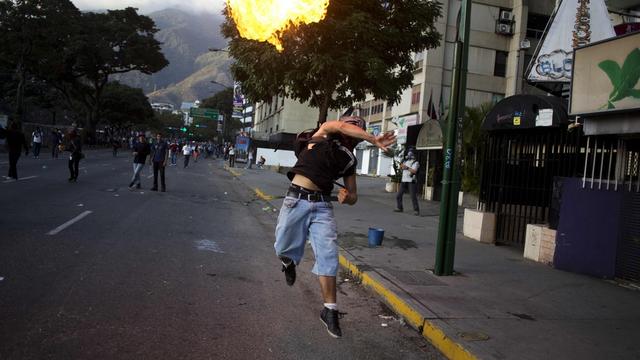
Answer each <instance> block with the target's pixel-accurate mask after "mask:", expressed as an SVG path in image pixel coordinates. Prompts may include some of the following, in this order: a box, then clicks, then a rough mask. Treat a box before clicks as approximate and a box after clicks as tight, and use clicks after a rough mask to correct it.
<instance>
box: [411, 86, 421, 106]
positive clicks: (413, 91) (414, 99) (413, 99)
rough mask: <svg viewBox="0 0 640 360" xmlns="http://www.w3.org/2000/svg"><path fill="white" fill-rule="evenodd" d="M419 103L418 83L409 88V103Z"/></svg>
mask: <svg viewBox="0 0 640 360" xmlns="http://www.w3.org/2000/svg"><path fill="white" fill-rule="evenodd" d="M418 103H420V85H415V86H414V87H413V88H411V105H415V104H418Z"/></svg>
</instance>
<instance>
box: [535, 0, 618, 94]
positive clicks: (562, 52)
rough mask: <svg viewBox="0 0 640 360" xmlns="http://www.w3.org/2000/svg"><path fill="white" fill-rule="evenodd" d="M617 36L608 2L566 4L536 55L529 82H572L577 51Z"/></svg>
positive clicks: (594, 0) (581, 0)
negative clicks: (574, 50)
mask: <svg viewBox="0 0 640 360" xmlns="http://www.w3.org/2000/svg"><path fill="white" fill-rule="evenodd" d="M614 36H615V32H614V30H613V26H612V24H611V20H610V19H609V11H608V10H607V6H606V4H605V2H604V0H590V1H588V0H563V1H562V2H561V3H560V5H559V8H558V11H557V12H556V14H555V16H554V17H553V20H552V23H551V26H550V27H549V31H548V32H547V33H546V34H545V36H544V39H543V41H542V46H540V48H539V51H538V52H537V53H536V58H535V59H534V62H533V64H532V66H531V68H530V71H529V74H528V79H529V81H532V82H560V83H562V82H569V81H571V70H572V67H573V49H574V48H577V47H580V46H585V45H587V44H590V43H593V42H596V41H601V40H605V39H609V38H611V37H614Z"/></svg>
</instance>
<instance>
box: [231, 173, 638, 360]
mask: <svg viewBox="0 0 640 360" xmlns="http://www.w3.org/2000/svg"><path fill="white" fill-rule="evenodd" d="M230 171H231V173H232V174H233V176H236V177H237V178H238V179H239V180H240V181H242V182H243V183H245V184H246V185H247V186H248V187H250V188H252V189H253V190H254V191H256V193H257V194H259V195H258V196H259V197H261V198H262V199H263V200H265V201H267V202H269V203H270V204H271V206H272V207H275V208H277V209H279V208H280V206H281V203H282V200H281V199H282V195H283V194H284V192H285V191H286V188H287V187H288V180H287V178H286V177H285V176H284V175H282V174H278V173H276V172H273V171H270V170H256V169H254V170H245V169H239V168H236V169H231V170H230ZM385 181H386V179H380V178H370V177H358V195H359V200H358V204H356V205H355V206H342V205H338V204H336V205H335V213H336V217H337V219H338V231H339V233H340V236H339V241H340V245H341V258H340V262H341V264H342V266H343V267H345V268H346V269H348V270H349V271H351V272H352V273H354V274H355V275H357V276H359V277H360V278H361V279H362V281H363V283H364V284H365V285H367V286H369V287H370V288H371V289H372V290H373V291H375V292H376V293H378V294H379V295H380V296H381V297H382V298H383V299H384V300H385V301H386V302H387V303H388V304H389V305H390V306H391V307H392V308H393V309H394V310H395V311H396V312H397V313H398V314H399V315H401V316H402V317H403V318H404V319H405V320H406V321H407V323H408V324H410V325H411V326H413V327H414V328H415V329H417V330H418V331H420V332H421V333H422V334H423V335H424V336H425V338H427V339H428V340H429V341H431V342H432V343H433V344H434V345H435V346H436V347H437V348H438V349H439V350H440V351H442V353H443V354H444V355H446V356H447V357H448V358H451V359H474V358H479V359H640V291H637V290H632V289H627V288H623V287H621V286H619V285H617V284H616V283H614V282H608V281H604V280H600V279H595V278H590V277H587V276H582V275H577V274H572V273H566V272H562V271H559V270H555V269H553V268H551V267H548V266H546V265H542V264H538V263H534V262H530V261H528V260H525V259H524V258H523V257H522V251H521V250H518V249H514V248H510V247H497V246H493V245H485V244H480V243H477V242H475V241H473V240H469V239H467V238H465V237H463V236H462V234H459V235H458V239H457V244H456V246H457V247H456V262H455V270H456V271H457V272H458V275H457V276H449V277H436V276H434V275H433V274H432V273H431V269H433V266H434V259H435V243H436V238H437V232H438V230H437V228H438V213H439V203H436V202H427V201H421V216H419V217H418V216H414V215H413V214H412V212H406V213H394V212H392V210H393V208H394V207H395V194H388V193H385V192H384V183H385ZM410 207H411V206H410V199H409V198H408V196H407V197H405V208H410ZM461 225H462V216H460V217H459V223H458V227H459V228H461ZM370 226H371V227H380V228H383V229H384V230H385V238H384V241H383V244H382V246H381V247H377V248H369V247H368V242H367V232H368V228H369V227H370Z"/></svg>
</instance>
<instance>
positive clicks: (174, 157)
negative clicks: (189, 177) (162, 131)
mask: <svg viewBox="0 0 640 360" xmlns="http://www.w3.org/2000/svg"><path fill="white" fill-rule="evenodd" d="M169 154H170V155H171V166H176V163H177V162H178V143H176V139H173V141H172V142H171V145H169Z"/></svg>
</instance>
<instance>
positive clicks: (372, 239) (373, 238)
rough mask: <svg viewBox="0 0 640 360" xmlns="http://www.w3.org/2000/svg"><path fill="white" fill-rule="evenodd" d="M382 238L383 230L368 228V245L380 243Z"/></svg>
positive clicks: (373, 245)
mask: <svg viewBox="0 0 640 360" xmlns="http://www.w3.org/2000/svg"><path fill="white" fill-rule="evenodd" d="M383 238H384V230H383V229H376V228H369V247H376V246H380V245H382V239H383Z"/></svg>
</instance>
